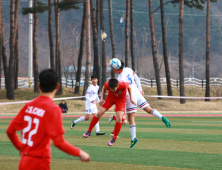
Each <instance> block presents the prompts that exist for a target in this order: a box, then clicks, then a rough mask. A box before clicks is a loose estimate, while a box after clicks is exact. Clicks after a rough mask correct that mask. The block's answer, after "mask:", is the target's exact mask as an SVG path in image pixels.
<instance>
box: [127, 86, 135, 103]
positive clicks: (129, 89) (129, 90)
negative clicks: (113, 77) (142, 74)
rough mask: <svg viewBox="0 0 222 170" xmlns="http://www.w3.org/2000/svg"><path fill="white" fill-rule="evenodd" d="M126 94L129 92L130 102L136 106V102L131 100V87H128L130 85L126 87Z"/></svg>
mask: <svg viewBox="0 0 222 170" xmlns="http://www.w3.org/2000/svg"><path fill="white" fill-rule="evenodd" d="M128 92H129V95H130V101H131V103H133V104H134V105H135V106H136V102H135V101H134V100H133V96H132V89H131V86H130V85H129V87H128Z"/></svg>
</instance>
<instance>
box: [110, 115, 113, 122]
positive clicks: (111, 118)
mask: <svg viewBox="0 0 222 170" xmlns="http://www.w3.org/2000/svg"><path fill="white" fill-rule="evenodd" d="M112 121H113V116H111V117H110V118H109V124H110V123H111V122H112Z"/></svg>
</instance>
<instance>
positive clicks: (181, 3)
mask: <svg viewBox="0 0 222 170" xmlns="http://www.w3.org/2000/svg"><path fill="white" fill-rule="evenodd" d="M183 8H184V0H180V13H179V73H180V96H185V91H184V69H183ZM180 103H181V104H183V103H186V100H185V99H184V98H181V99H180Z"/></svg>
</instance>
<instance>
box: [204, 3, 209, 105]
mask: <svg viewBox="0 0 222 170" xmlns="http://www.w3.org/2000/svg"><path fill="white" fill-rule="evenodd" d="M206 27H207V29H206V91H205V97H210V0H207V18H206ZM205 101H210V99H205Z"/></svg>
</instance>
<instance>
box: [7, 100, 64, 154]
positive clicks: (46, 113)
mask: <svg viewBox="0 0 222 170" xmlns="http://www.w3.org/2000/svg"><path fill="white" fill-rule="evenodd" d="M12 130H16V131H19V130H21V135H22V146H21V154H22V155H28V156H34V157H39V158H51V145H50V139H51V138H52V139H53V138H54V137H56V136H59V135H62V134H64V133H65V130H64V128H63V126H62V111H61V108H60V107H59V106H57V105H56V104H55V103H54V102H53V100H52V99H51V98H49V97H46V96H39V97H37V98H36V99H34V100H33V101H31V102H29V103H27V104H26V105H25V106H24V107H23V108H22V109H21V111H20V112H19V113H18V115H17V116H16V117H15V118H14V119H13V120H12V121H11V122H10V125H9V127H8V131H12Z"/></svg>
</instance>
